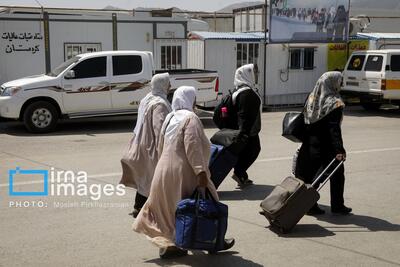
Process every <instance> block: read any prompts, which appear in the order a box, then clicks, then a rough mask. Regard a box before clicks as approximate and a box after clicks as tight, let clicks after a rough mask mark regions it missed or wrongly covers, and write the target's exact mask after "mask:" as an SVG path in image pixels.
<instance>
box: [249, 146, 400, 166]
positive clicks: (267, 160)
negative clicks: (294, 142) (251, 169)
mask: <svg viewBox="0 0 400 267" xmlns="http://www.w3.org/2000/svg"><path fill="white" fill-rule="evenodd" d="M389 151H400V147H391V148H377V149H368V150H355V151H350V152H348V153H347V154H348V155H354V154H366V153H376V152H389ZM291 159H293V156H291V157H281V158H269V159H259V160H257V161H256V162H255V163H263V162H274V161H284V160H291Z"/></svg>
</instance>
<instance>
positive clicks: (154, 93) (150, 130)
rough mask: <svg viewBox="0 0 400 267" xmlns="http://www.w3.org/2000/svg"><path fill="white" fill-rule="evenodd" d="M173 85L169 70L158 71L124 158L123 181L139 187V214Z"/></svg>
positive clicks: (156, 160)
mask: <svg viewBox="0 0 400 267" xmlns="http://www.w3.org/2000/svg"><path fill="white" fill-rule="evenodd" d="M170 87H171V85H170V80H169V74H168V73H163V74H157V75H154V77H153V79H152V80H151V92H150V93H148V94H147V95H146V97H145V98H143V99H142V100H141V101H140V105H139V110H138V117H137V121H136V126H135V129H134V132H133V137H132V139H131V141H130V144H129V147H128V150H127V151H126V153H125V155H124V156H123V158H122V159H121V164H122V178H121V183H122V184H124V185H125V186H128V187H133V188H135V189H136V190H137V191H136V197H135V204H134V210H133V212H132V213H131V215H132V216H133V217H135V218H136V216H137V215H138V213H139V211H140V209H141V208H142V206H143V205H144V203H145V202H146V200H147V197H148V195H149V192H150V186H151V181H152V179H153V174H154V170H155V168H156V165H157V162H158V158H159V155H158V151H157V145H158V140H159V135H160V131H161V127H162V125H163V123H164V120H165V118H166V116H167V115H168V113H170V112H171V110H172V109H171V105H170V103H169V102H168V100H167V95H168V91H169V90H170Z"/></svg>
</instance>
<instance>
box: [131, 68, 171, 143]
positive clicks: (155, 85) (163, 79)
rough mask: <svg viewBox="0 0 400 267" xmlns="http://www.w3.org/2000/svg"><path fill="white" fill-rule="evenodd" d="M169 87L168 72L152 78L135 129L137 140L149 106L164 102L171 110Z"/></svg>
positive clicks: (140, 106) (141, 103)
mask: <svg viewBox="0 0 400 267" xmlns="http://www.w3.org/2000/svg"><path fill="white" fill-rule="evenodd" d="M169 88H170V81H169V74H168V73H162V74H156V75H154V76H153V79H151V92H150V93H148V94H147V95H146V96H145V97H144V98H143V99H142V100H141V101H140V105H139V110H138V117H137V121H136V126H135V129H134V130H133V132H134V133H135V135H136V136H135V142H137V141H138V140H139V133H140V131H141V129H142V127H143V122H144V117H145V114H146V112H147V110H148V109H149V107H151V106H153V105H155V104H158V103H162V104H164V105H165V106H166V107H167V108H168V110H169V111H171V105H170V104H169V102H168V99H167V95H168V91H169Z"/></svg>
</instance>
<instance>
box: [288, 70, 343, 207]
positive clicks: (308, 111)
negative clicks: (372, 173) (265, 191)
mask: <svg viewBox="0 0 400 267" xmlns="http://www.w3.org/2000/svg"><path fill="white" fill-rule="evenodd" d="M341 82H342V74H341V73H340V72H327V73H325V74H323V75H322V76H321V78H320V79H319V80H318V81H317V84H316V86H315V88H314V90H313V91H312V92H311V94H310V95H309V97H308V99H307V102H306V105H305V109H304V117H305V123H306V129H307V134H306V136H305V138H304V140H303V144H302V146H301V148H300V151H299V155H298V158H297V164H296V176H297V177H298V178H300V179H302V180H304V182H306V183H312V181H313V180H314V179H315V178H316V177H317V176H318V174H319V173H321V172H322V171H323V170H324V169H325V168H326V166H327V165H328V164H329V163H330V162H331V161H332V159H333V158H336V159H337V160H339V161H341V160H343V159H346V150H345V149H344V147H343V140H342V132H341V123H342V119H343V108H344V106H345V105H344V103H343V100H342V99H341V97H340V94H339V91H340V85H341ZM344 180H345V178H344V167H343V166H342V167H340V169H339V170H338V171H337V172H336V173H335V175H333V177H332V178H331V180H330V184H331V188H330V189H331V190H330V191H331V211H332V212H333V213H340V214H348V213H350V212H351V208H348V207H346V206H345V205H344V198H343V191H344ZM318 186H319V184H318V185H316V187H318ZM323 213H325V211H324V210H322V209H321V208H320V207H319V206H318V204H316V205H315V206H314V207H313V208H311V210H310V211H309V212H308V214H309V215H317V214H323Z"/></svg>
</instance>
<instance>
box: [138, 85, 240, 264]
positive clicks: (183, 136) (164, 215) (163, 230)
mask: <svg viewBox="0 0 400 267" xmlns="http://www.w3.org/2000/svg"><path fill="white" fill-rule="evenodd" d="M195 100H196V90H195V88H193V87H185V86H183V87H179V88H178V89H177V90H176V91H175V93H174V98H173V101H172V109H173V111H172V112H171V113H170V114H169V115H168V116H167V118H166V119H165V122H164V125H163V128H162V130H161V136H160V151H162V153H161V157H160V160H159V162H158V164H157V167H156V170H155V172H154V178H153V183H152V185H151V190H150V195H149V198H148V200H147V202H146V204H145V205H144V206H143V208H142V210H141V211H140V213H139V215H138V217H137V219H136V221H135V222H134V224H133V230H134V231H136V232H138V233H143V234H145V235H146V236H147V237H148V238H149V239H150V240H151V241H152V242H153V243H154V244H155V245H157V246H158V247H159V248H160V257H161V258H170V257H176V256H184V255H187V251H186V250H182V249H179V248H177V247H175V243H174V240H175V211H176V206H177V203H178V202H179V201H180V200H182V199H184V198H189V197H190V196H191V195H192V193H193V191H194V190H195V189H196V187H203V188H204V187H208V189H209V190H210V192H211V194H212V195H213V197H214V198H215V199H216V200H218V195H217V192H216V189H215V187H214V185H213V183H212V181H211V180H210V171H209V169H208V162H209V158H210V142H209V140H208V138H207V137H206V135H205V133H204V130H203V125H202V123H201V121H200V119H199V118H198V117H197V115H196V114H195V113H194V112H193V107H194V104H195ZM233 244H234V240H233V239H230V240H225V249H229V248H231V247H232V246H233Z"/></svg>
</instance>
